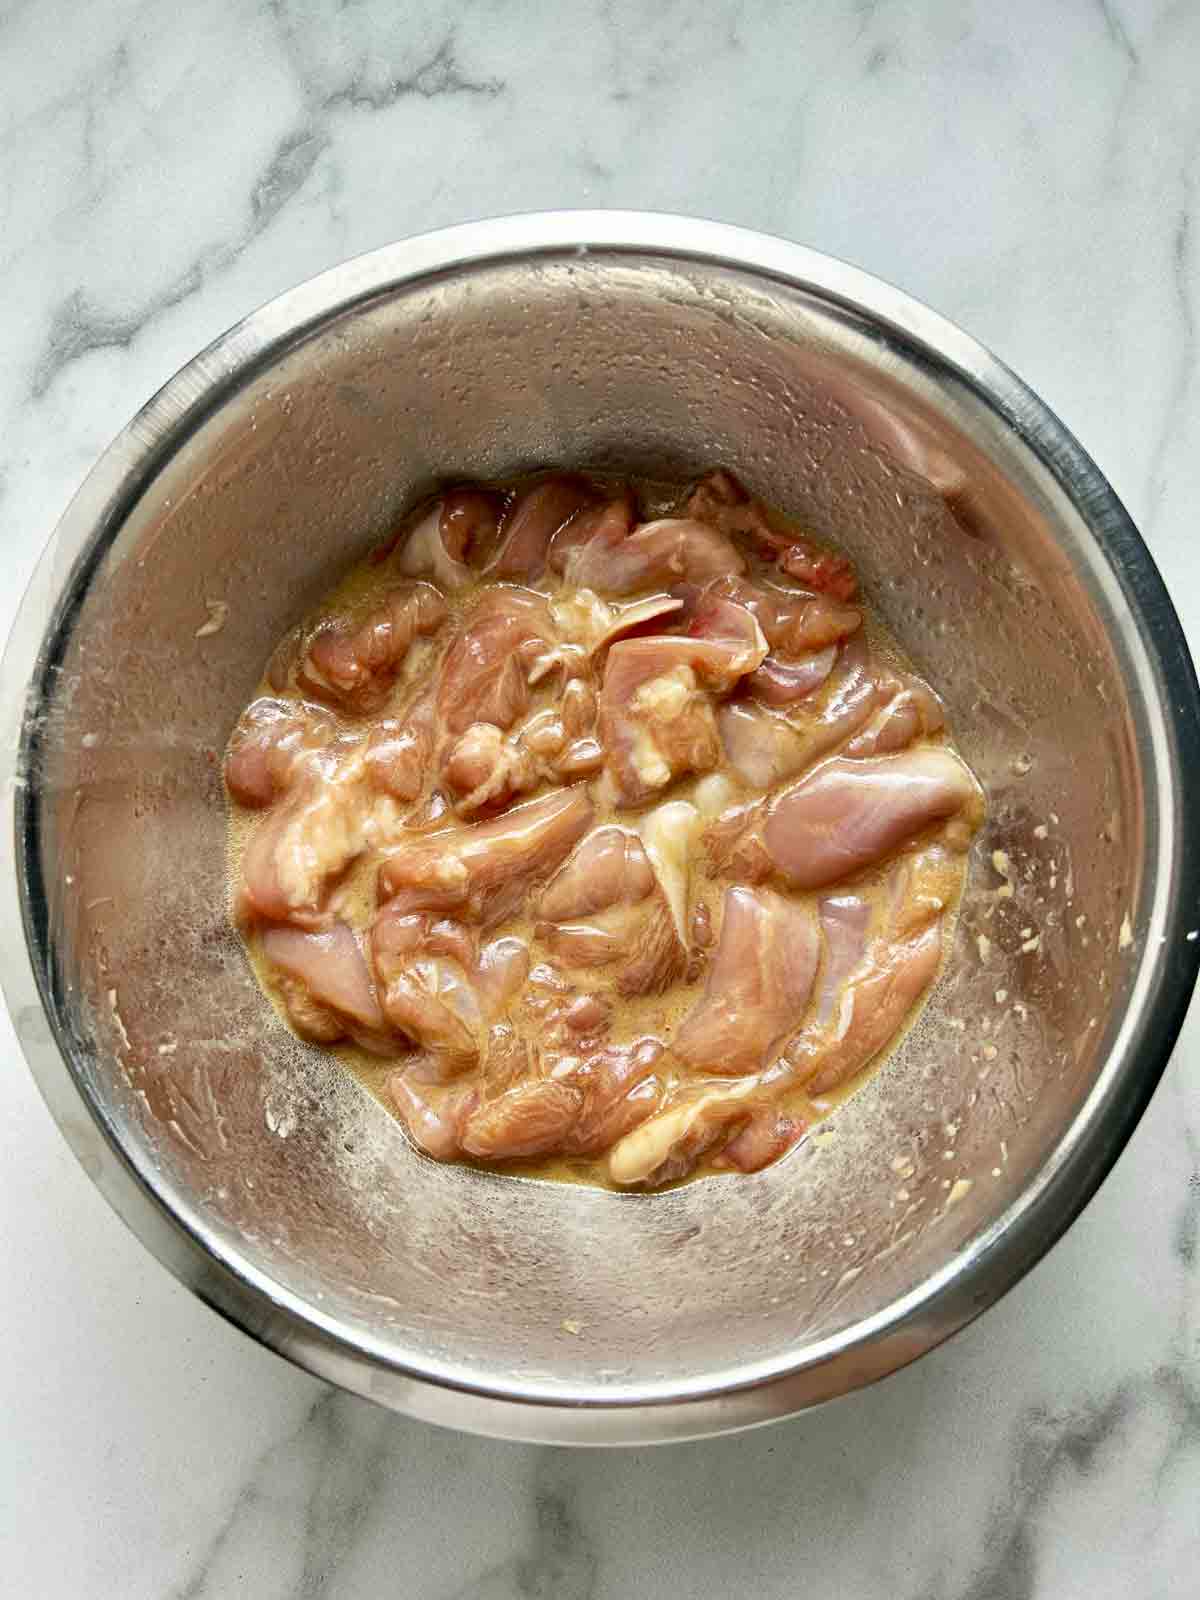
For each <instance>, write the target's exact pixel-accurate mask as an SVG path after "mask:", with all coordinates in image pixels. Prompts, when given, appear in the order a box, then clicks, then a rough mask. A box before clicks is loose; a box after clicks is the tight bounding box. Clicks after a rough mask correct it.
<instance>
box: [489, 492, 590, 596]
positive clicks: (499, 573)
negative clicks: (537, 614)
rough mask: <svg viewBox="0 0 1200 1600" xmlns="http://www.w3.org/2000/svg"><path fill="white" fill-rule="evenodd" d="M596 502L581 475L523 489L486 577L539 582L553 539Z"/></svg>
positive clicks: (502, 529)
mask: <svg viewBox="0 0 1200 1600" xmlns="http://www.w3.org/2000/svg"><path fill="white" fill-rule="evenodd" d="M594 503H595V496H594V495H593V493H592V491H591V490H590V489H589V488H588V486H587V484H586V483H585V482H584V481H583V479H582V478H575V477H569V476H563V477H557V478H544V479H543V480H542V481H541V483H535V484H533V485H531V487H529V488H528V489H525V490H523V491H522V492H521V493H520V494H519V495H518V496H517V498H516V500H515V501H514V502H513V504H512V505H511V506H510V508H509V510H508V513H507V515H506V516H505V518H504V523H503V526H502V528H501V544H500V549H499V550H498V551H497V553H496V555H495V557H494V558H493V559H492V561H491V562H490V564H489V565H488V567H487V569H486V571H485V574H484V576H485V577H488V578H520V579H522V580H523V581H524V582H526V583H534V582H536V581H537V579H538V578H540V577H541V575H542V573H543V572H544V571H545V570H546V555H547V552H548V550H549V548H550V541H551V540H552V539H553V538H554V536H555V535H556V534H557V533H559V531H560V530H564V529H565V528H566V527H567V526H568V525H569V524H570V522H571V521H572V519H573V518H574V517H576V516H577V515H578V514H579V513H580V512H582V511H584V510H585V509H587V508H589V507H591V506H593V505H594Z"/></svg>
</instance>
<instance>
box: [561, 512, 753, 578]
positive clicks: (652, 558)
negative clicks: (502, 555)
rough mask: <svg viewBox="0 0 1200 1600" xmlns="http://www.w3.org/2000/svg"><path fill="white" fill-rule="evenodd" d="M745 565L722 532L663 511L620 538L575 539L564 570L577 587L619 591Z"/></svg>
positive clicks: (714, 574) (736, 569)
mask: <svg viewBox="0 0 1200 1600" xmlns="http://www.w3.org/2000/svg"><path fill="white" fill-rule="evenodd" d="M745 570H746V563H745V561H744V559H743V558H742V556H741V555H739V554H738V552H737V550H735V549H734V547H733V545H732V544H731V543H730V542H729V540H728V539H727V538H726V537H725V535H724V534H723V533H718V532H717V531H716V530H715V529H714V528H710V527H708V526H707V525H706V524H705V523H703V522H695V521H693V520H692V519H691V518H688V517H663V518H660V519H659V520H658V521H657V522H645V523H643V524H642V525H641V527H640V528H636V529H635V530H634V532H633V533H631V534H629V535H628V537H627V538H624V539H622V540H621V541H620V542H619V543H613V542H611V541H610V540H608V539H605V538H602V537H600V536H595V537H593V538H591V539H590V540H589V541H588V542H587V543H586V544H581V545H576V546H575V547H574V548H573V549H571V550H570V551H569V552H568V554H567V557H566V562H565V565H564V569H563V573H564V576H565V578H566V581H567V582H568V583H569V584H571V585H573V586H574V587H575V588H585V589H595V590H596V591H598V592H599V593H601V594H616V595H622V594H633V593H634V592H635V591H636V590H638V589H649V588H651V587H653V586H654V585H656V584H658V585H666V584H672V583H679V582H683V583H704V582H706V581H707V580H708V579H709V578H716V577H720V576H721V574H722V573H733V572H744V571H745Z"/></svg>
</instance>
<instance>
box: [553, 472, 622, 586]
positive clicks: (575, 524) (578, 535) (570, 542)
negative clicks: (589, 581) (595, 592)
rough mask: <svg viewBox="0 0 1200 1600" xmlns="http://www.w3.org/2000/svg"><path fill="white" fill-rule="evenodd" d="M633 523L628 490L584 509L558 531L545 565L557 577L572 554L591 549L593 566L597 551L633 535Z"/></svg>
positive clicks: (610, 547)
mask: <svg viewBox="0 0 1200 1600" xmlns="http://www.w3.org/2000/svg"><path fill="white" fill-rule="evenodd" d="M636 520H637V501H636V499H635V498H634V494H633V490H632V489H625V490H623V491H622V492H621V493H620V494H618V495H615V496H614V497H613V498H612V499H611V500H608V501H606V502H605V503H604V504H603V505H599V506H593V507H591V508H590V509H585V510H583V511H581V512H580V513H579V515H578V516H575V517H572V518H571V520H570V522H568V523H567V524H566V526H565V527H562V528H560V529H559V530H558V532H557V533H556V534H555V535H554V537H553V539H551V541H550V550H549V560H548V565H549V567H550V569H551V571H552V572H559V573H561V572H562V571H563V570H564V568H565V567H566V564H567V561H568V559H569V558H570V556H571V552H572V551H573V550H577V549H579V548H581V547H582V546H583V545H592V546H593V555H592V560H593V562H594V561H595V560H597V559H598V558H599V555H600V553H601V551H603V550H606V549H612V548H613V547H614V546H616V545H619V544H621V543H622V542H623V541H624V540H625V539H627V538H628V537H629V535H630V534H631V533H632V532H633V529H634V524H635V522H636Z"/></svg>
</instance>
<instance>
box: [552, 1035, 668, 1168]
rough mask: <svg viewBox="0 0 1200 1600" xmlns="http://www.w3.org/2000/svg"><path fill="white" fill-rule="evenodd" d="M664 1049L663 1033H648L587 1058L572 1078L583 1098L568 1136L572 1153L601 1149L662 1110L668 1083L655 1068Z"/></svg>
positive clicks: (590, 1153) (598, 1152) (568, 1150)
mask: <svg viewBox="0 0 1200 1600" xmlns="http://www.w3.org/2000/svg"><path fill="white" fill-rule="evenodd" d="M662 1053H663V1047H662V1044H661V1042H660V1041H659V1040H658V1039H643V1040H640V1041H639V1042H638V1043H636V1044H633V1045H612V1046H609V1047H608V1048H607V1049H605V1050H602V1051H600V1052H599V1053H598V1054H597V1055H595V1056H593V1057H592V1058H591V1059H589V1060H587V1061H585V1062H583V1064H582V1065H581V1066H580V1067H579V1068H578V1069H577V1070H576V1072H575V1074H574V1076H573V1078H572V1082H573V1083H574V1084H575V1085H576V1086H577V1087H582V1089H583V1096H584V1100H583V1109H582V1110H581V1111H580V1113H579V1115H578V1117H577V1118H576V1119H575V1124H574V1127H573V1128H572V1129H571V1131H570V1133H569V1134H568V1136H567V1145H566V1154H567V1155H579V1156H598V1155H602V1154H603V1153H604V1151H605V1150H607V1149H608V1148H609V1147H610V1146H611V1145H612V1144H614V1143H615V1142H616V1141H617V1140H618V1139H623V1138H624V1137H625V1135H626V1134H627V1133H630V1132H632V1130H633V1129H634V1128H636V1127H637V1126H638V1125H639V1124H640V1123H642V1122H644V1121H645V1120H646V1118H647V1117H650V1116H652V1115H653V1114H654V1112H655V1111H657V1109H658V1107H659V1106H660V1105H661V1104H662V1099H663V1093H664V1089H663V1084H662V1082H661V1080H660V1079H659V1078H658V1077H657V1076H656V1075H655V1074H654V1073H653V1071H652V1068H653V1067H654V1066H655V1065H656V1064H657V1062H658V1060H659V1058H660V1057H661V1055H662Z"/></svg>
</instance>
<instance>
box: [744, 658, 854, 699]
mask: <svg viewBox="0 0 1200 1600" xmlns="http://www.w3.org/2000/svg"><path fill="white" fill-rule="evenodd" d="M837 656H838V647H837V645H835V644H830V645H826V647H825V649H824V650H815V651H813V652H812V654H811V655H807V656H800V657H799V658H798V659H797V660H794V661H789V660H787V659H786V658H784V657H780V656H768V657H767V659H766V660H765V661H764V662H763V664H762V665H761V666H760V667H758V668H757V669H756V670H755V671H754V672H752V673H751V674H750V676H749V678H748V679H747V680H746V687H747V689H749V691H750V693H751V694H752V695H754V697H755V699H757V700H761V701H762V703H763V704H764V705H767V706H792V705H795V704H796V702H797V701H798V700H807V699H808V697H809V695H812V694H815V693H816V692H817V690H818V689H820V688H822V687H823V685H824V684H825V682H826V680H827V679H828V677H829V674H830V673H831V672H832V671H833V664H834V662H835V661H836V660H837Z"/></svg>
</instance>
